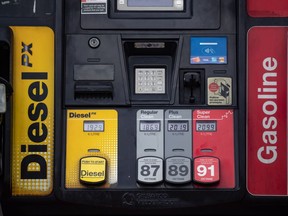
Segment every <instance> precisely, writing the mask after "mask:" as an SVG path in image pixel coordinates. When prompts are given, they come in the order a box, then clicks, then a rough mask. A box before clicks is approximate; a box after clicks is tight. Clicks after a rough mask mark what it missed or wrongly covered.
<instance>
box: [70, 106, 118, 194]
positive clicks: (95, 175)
mask: <svg viewBox="0 0 288 216" xmlns="http://www.w3.org/2000/svg"><path fill="white" fill-rule="evenodd" d="M66 133H67V134H66V166H65V168H66V175H65V187H66V188H69V189H76V188H86V187H87V186H89V187H91V186H92V187H93V186H95V187H102V188H107V187H110V186H111V185H115V184H116V183H117V176H118V113H117V111H116V110H67V132H66Z"/></svg>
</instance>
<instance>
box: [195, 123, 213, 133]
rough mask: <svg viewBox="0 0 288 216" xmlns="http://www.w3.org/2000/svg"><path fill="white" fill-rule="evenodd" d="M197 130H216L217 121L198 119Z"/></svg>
mask: <svg viewBox="0 0 288 216" xmlns="http://www.w3.org/2000/svg"><path fill="white" fill-rule="evenodd" d="M196 131H198V132H216V131H217V121H196Z"/></svg>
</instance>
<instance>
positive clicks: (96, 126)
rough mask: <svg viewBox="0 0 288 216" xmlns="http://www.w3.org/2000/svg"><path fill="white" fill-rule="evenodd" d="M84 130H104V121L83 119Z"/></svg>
mask: <svg viewBox="0 0 288 216" xmlns="http://www.w3.org/2000/svg"><path fill="white" fill-rule="evenodd" d="M83 126H84V132H104V121H84V125H83Z"/></svg>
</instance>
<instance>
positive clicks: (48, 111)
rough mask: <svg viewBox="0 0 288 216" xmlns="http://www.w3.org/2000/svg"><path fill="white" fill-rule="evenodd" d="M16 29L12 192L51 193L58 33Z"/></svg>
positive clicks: (14, 43)
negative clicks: (55, 50) (55, 51)
mask: <svg viewBox="0 0 288 216" xmlns="http://www.w3.org/2000/svg"><path fill="white" fill-rule="evenodd" d="M12 30H13V35H14V38H13V47H14V48H13V88H14V94H13V144H12V155H11V159H12V168H11V172H12V195H13V196H47V195H49V194H50V193H51V192H52V189H53V160H54V33H53V31H52V30H51V29H50V28H48V27H12Z"/></svg>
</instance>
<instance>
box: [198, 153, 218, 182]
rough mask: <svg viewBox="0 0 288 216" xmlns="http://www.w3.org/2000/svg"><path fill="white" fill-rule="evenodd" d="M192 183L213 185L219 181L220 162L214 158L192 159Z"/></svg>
mask: <svg viewBox="0 0 288 216" xmlns="http://www.w3.org/2000/svg"><path fill="white" fill-rule="evenodd" d="M193 180H194V182H196V183H200V184H214V183H217V182H219V181H220V160H219V159H218V158H216V157H198V158H195V159H194V178H193Z"/></svg>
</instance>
